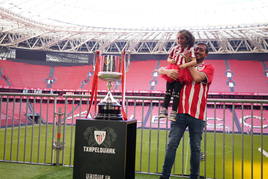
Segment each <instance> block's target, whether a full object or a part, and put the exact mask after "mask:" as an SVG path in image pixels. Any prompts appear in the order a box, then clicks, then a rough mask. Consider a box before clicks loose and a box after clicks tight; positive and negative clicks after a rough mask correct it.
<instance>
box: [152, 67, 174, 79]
mask: <svg viewBox="0 0 268 179" xmlns="http://www.w3.org/2000/svg"><path fill="white" fill-rule="evenodd" d="M157 71H158V73H160V74H161V75H167V76H168V77H170V78H172V79H174V80H176V79H177V78H178V71H177V70H175V69H166V68H165V67H161V68H159V69H158V70H157Z"/></svg>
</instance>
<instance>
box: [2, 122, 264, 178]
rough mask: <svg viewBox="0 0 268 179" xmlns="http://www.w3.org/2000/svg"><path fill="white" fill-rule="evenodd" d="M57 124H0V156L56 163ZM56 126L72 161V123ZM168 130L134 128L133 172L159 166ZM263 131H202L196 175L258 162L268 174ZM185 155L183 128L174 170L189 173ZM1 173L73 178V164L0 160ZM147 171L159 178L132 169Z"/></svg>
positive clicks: (246, 170)
mask: <svg viewBox="0 0 268 179" xmlns="http://www.w3.org/2000/svg"><path fill="white" fill-rule="evenodd" d="M56 130H57V129H56V128H53V126H50V125H48V126H47V127H46V126H45V125H44V126H43V125H40V126H39V125H36V126H21V127H15V128H13V129H12V128H6V129H5V128H2V129H0V160H11V161H21V162H29V163H39V164H50V165H52V164H54V163H56V159H55V158H56V157H55V156H56V152H55V151H54V150H53V149H52V143H53V141H55V138H53V136H56ZM61 131H65V135H63V136H62V141H64V143H65V149H64V151H63V152H61V154H60V158H59V162H60V163H62V164H64V165H68V166H71V165H72V164H73V152H74V150H73V146H74V132H75V127H74V126H66V127H65V128H62V129H61ZM167 135H168V131H167V130H149V129H138V130H137V143H136V171H137V172H146V173H160V172H161V168H162V164H163V160H164V153H165V147H166V143H167ZM262 137H263V138H261V136H260V135H254V136H251V135H246V134H244V135H241V134H232V133H231V134H227V133H226V134H224V133H207V134H206V135H204V136H203V139H204V140H203V143H202V151H204V152H205V153H206V161H202V162H201V170H200V173H201V175H205V176H207V177H209V178H232V177H233V176H234V178H241V177H242V174H243V177H244V178H251V177H252V176H253V178H260V177H261V168H263V176H268V159H267V158H266V157H264V156H262V154H261V153H260V152H259V151H258V148H259V147H260V146H261V142H262V141H263V146H264V147H263V148H264V149H265V150H266V151H268V143H267V141H268V136H267V135H264V136H262ZM261 139H262V140H261ZM204 141H206V143H204ZM189 157H190V152H189V136H188V133H187V132H186V134H185V136H184V139H183V140H182V141H181V144H180V147H179V148H178V152H177V159H176V162H175V165H174V168H173V174H182V173H184V174H189V172H190V169H189V168H190V167H189ZM261 157H262V158H261ZM242 158H243V161H242V160H241V159H242ZM261 160H263V165H261ZM251 161H252V162H251ZM242 169H243V172H242ZM0 173H1V174H0V178H1V179H2V178H4V177H8V178H12V177H14V179H19V178H20V177H22V178H23V177H24V176H25V177H27V178H61V177H62V178H72V168H69V167H58V166H43V165H29V164H28V165H25V164H14V163H4V162H1V163H0ZM16 175H17V176H16ZM146 177H148V179H149V178H158V177H157V176H151V175H140V174H137V176H136V178H146Z"/></svg>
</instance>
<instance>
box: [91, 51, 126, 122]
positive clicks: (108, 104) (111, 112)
mask: <svg viewBox="0 0 268 179" xmlns="http://www.w3.org/2000/svg"><path fill="white" fill-rule="evenodd" d="M99 59H100V71H99V73H98V77H99V78H100V79H101V80H104V81H106V82H107V88H108V92H107V95H106V96H105V97H104V99H102V100H101V101H100V103H99V104H98V113H97V115H96V117H95V119H100V120H122V115H121V105H120V103H119V102H118V101H117V100H115V99H114V97H113V95H112V92H111V90H112V85H113V83H114V82H120V81H121V77H122V72H121V60H122V59H121V58H120V56H114V55H105V56H101V58H99Z"/></svg>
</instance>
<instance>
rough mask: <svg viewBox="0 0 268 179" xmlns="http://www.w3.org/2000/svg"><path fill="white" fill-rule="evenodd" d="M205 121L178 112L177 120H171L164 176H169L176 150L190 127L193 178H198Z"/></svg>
mask: <svg viewBox="0 0 268 179" xmlns="http://www.w3.org/2000/svg"><path fill="white" fill-rule="evenodd" d="M204 126H205V121H203V120H199V119H196V118H194V117H192V116H190V115H188V114H177V116H176V121H172V122H171V128H170V132H169V142H168V146H167V149H166V156H165V161H164V165H163V171H162V176H163V177H165V178H169V176H170V173H171V169H172V165H173V163H174V160H175V156H176V150H177V148H178V146H179V143H180V140H181V138H182V136H183V134H184V132H185V129H186V128H187V127H188V129H189V135H190V146H191V159H190V165H191V175H190V176H191V179H195V178H198V176H199V168H200V144H201V140H202V133H203V128H204Z"/></svg>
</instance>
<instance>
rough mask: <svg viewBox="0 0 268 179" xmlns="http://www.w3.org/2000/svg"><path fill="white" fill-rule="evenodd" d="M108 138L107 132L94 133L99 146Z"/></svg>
mask: <svg viewBox="0 0 268 179" xmlns="http://www.w3.org/2000/svg"><path fill="white" fill-rule="evenodd" d="M105 137H106V131H94V138H95V141H96V142H97V144H99V145H101V144H102V143H103V142H104V140H105Z"/></svg>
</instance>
